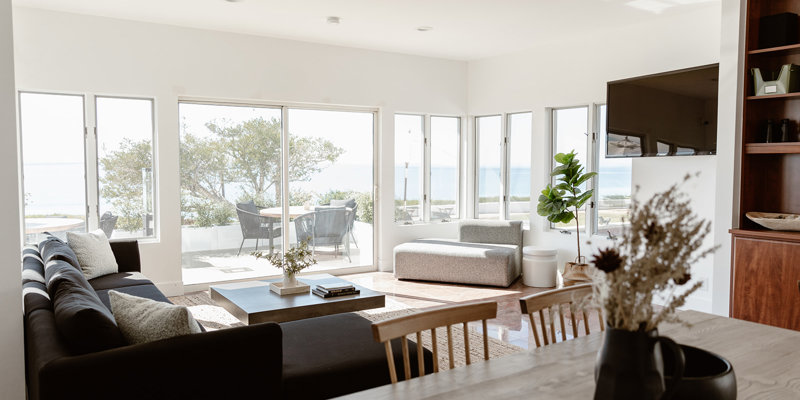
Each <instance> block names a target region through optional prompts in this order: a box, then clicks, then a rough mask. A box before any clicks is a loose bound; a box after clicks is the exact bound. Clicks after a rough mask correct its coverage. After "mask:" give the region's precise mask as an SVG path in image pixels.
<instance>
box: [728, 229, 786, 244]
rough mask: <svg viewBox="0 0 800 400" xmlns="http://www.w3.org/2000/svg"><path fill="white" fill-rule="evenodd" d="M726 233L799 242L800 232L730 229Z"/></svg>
mask: <svg viewBox="0 0 800 400" xmlns="http://www.w3.org/2000/svg"><path fill="white" fill-rule="evenodd" d="M728 232H730V233H731V234H732V235H733V236H736V237H747V238H753V239H765V240H785V241H791V242H800V232H790V231H771V230H768V229H731V230H729V231H728Z"/></svg>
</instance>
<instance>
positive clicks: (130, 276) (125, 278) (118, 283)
mask: <svg viewBox="0 0 800 400" xmlns="http://www.w3.org/2000/svg"><path fill="white" fill-rule="evenodd" d="M89 284H90V285H92V287H93V288H94V290H106V289H115V288H122V287H127V286H137V285H152V284H153V282H152V281H150V279H147V277H146V276H144V274H142V273H141V272H117V273H116V274H108V275H103V276H100V277H97V278H94V279H90V280H89Z"/></svg>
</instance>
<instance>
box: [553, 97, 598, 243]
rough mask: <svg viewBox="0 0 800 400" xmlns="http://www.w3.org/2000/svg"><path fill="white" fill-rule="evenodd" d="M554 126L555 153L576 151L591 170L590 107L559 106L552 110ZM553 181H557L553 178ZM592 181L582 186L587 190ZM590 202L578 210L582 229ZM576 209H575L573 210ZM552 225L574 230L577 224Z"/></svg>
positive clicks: (584, 225)
mask: <svg viewBox="0 0 800 400" xmlns="http://www.w3.org/2000/svg"><path fill="white" fill-rule="evenodd" d="M552 113H553V114H552V128H553V155H555V154H558V153H569V152H571V151H574V152H575V153H576V154H577V155H576V156H575V158H577V159H578V160H579V161H580V163H581V165H582V166H583V167H584V172H588V171H589V165H591V164H590V160H589V159H588V157H587V155H588V150H589V138H590V135H589V107H573V108H557V109H553V110H552ZM551 158H552V157H551ZM551 162H552V163H551V166H555V161H554V160H553V161H551ZM552 182H553V183H554V182H555V179H554V178H553V180H552ZM589 184H590V182H584V183H583V184H582V185H581V186H580V188H581V191H586V189H587V187H589ZM588 205H589V203H586V204H584V206H583V207H582V208H581V209H580V210H578V223H579V224H580V229H581V230H584V229H585V227H586V209H587V206H588ZM573 211H574V210H573ZM551 226H552V227H554V228H557V229H561V230H570V231H574V230H575V229H576V224H575V222H574V221H570V222H569V223H568V224H565V223H558V224H551Z"/></svg>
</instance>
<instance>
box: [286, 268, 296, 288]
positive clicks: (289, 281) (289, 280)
mask: <svg viewBox="0 0 800 400" xmlns="http://www.w3.org/2000/svg"><path fill="white" fill-rule="evenodd" d="M295 286H297V277H296V276H295V275H294V274H292V273H289V272H286V271H283V287H295Z"/></svg>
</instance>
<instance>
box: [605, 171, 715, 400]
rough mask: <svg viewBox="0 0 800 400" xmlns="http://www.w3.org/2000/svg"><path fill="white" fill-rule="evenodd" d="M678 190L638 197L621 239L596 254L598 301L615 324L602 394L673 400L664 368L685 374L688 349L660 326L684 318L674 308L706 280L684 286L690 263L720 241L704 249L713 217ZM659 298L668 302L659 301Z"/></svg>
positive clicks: (607, 336) (610, 331) (607, 333)
mask: <svg viewBox="0 0 800 400" xmlns="http://www.w3.org/2000/svg"><path fill="white" fill-rule="evenodd" d="M689 178H690V176H689V175H687V176H686V178H685V179H684V182H686V180H688V179H689ZM679 189H680V184H675V185H672V186H671V187H670V188H669V189H667V190H666V191H664V192H660V193H656V194H655V195H654V196H653V197H652V198H650V199H649V200H647V201H646V202H644V203H642V202H640V201H639V200H637V196H633V202H632V203H631V221H630V224H629V225H628V226H626V227H625V228H624V229H623V233H622V235H621V240H620V241H619V242H618V243H617V244H616V245H615V247H614V248H607V249H605V250H601V251H600V252H599V253H598V254H596V255H595V257H594V260H593V261H594V265H595V273H594V279H593V281H594V285H593V288H594V290H593V292H594V295H593V298H592V301H593V302H594V303H595V304H594V306H598V307H600V308H602V309H603V310H604V312H605V318H606V324H607V326H608V329H606V331H605V337H604V341H603V347H602V348H601V349H600V351H599V352H598V355H597V364H596V366H595V379H596V381H597V386H596V389H595V399H619V398H626V399H627V398H636V399H657V398H669V396H670V395H671V392H667V391H666V386H665V385H664V376H663V373H665V372H666V373H669V374H670V375H671V376H672V377H673V378H674V380H675V381H676V382H680V380H681V377H682V376H683V372H684V363H683V357H684V355H683V353H682V352H681V350H680V347H679V346H677V345H676V344H675V342H673V341H672V340H670V339H668V338H664V337H659V336H658V325H659V324H660V323H661V322H680V321H679V318H678V316H677V315H676V313H675V311H676V310H677V308H678V307H681V306H683V305H684V304H685V303H686V299H687V298H688V297H689V295H691V294H692V293H694V292H695V291H696V290H697V289H699V288H700V286H701V285H702V283H703V282H702V281H698V282H694V283H693V284H691V285H689V286H688V287H686V288H684V285H686V284H687V283H689V281H690V280H691V278H692V275H691V266H692V265H694V264H695V263H697V262H698V261H699V260H700V259H702V258H704V257H705V256H707V255H709V254H711V253H713V252H714V251H715V250H716V247H714V248H709V249H705V250H701V247H702V246H703V240H704V239H705V237H706V236H708V234H709V233H710V232H711V223H710V222H708V221H706V220H703V219H701V218H700V217H698V216H697V215H696V214H694V213H693V212H692V210H691V208H690V207H689V204H690V200H689V197H688V196H687V195H686V194H685V193H682V192H680V191H679ZM637 190H638V188H637ZM678 289H680V290H678ZM656 299H657V300H659V303H660V304H662V305H663V306H655V305H654V304H653V302H654V300H656ZM663 350H667V351H668V352H669V353H670V354H671V355H672V357H673V358H672V359H673V360H675V362H674V363H673V365H672V367H673V369H672V371H665V370H664V368H663V367H664V366H663V358H662V351H663ZM670 390H671V391H672V390H674V387H673V388H670Z"/></svg>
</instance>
